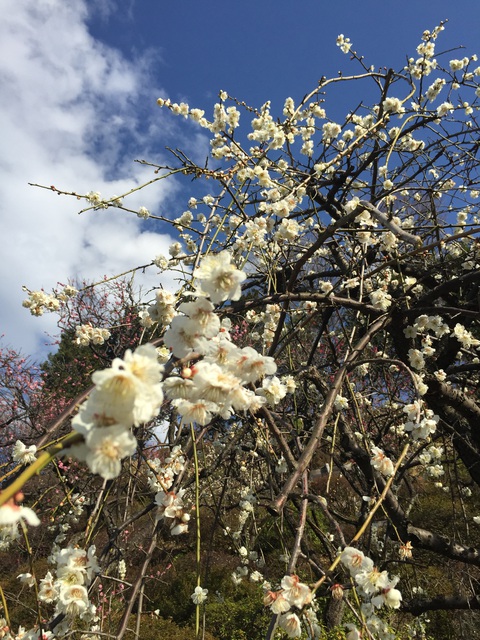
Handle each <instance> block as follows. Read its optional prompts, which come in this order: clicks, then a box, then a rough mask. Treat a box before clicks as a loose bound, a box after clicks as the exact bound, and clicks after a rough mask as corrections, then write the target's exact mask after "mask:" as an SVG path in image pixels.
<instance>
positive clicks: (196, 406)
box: [163, 251, 286, 425]
mask: <svg viewBox="0 0 480 640" xmlns="http://www.w3.org/2000/svg"><path fill="white" fill-rule="evenodd" d="M193 276H194V278H195V279H196V281H197V282H198V283H199V288H198V291H197V297H196V298H195V299H194V300H193V301H192V302H183V303H181V304H180V305H179V307H178V311H179V312H180V314H181V315H180V314H179V315H177V316H175V317H174V318H173V320H172V323H171V326H170V328H169V329H168V330H167V331H166V332H165V335H164V343H165V345H166V346H167V347H169V348H170V349H171V350H172V352H173V355H174V356H175V357H177V358H190V357H192V356H193V355H194V354H196V355H197V357H198V356H202V357H203V358H202V360H200V361H199V362H196V363H195V364H193V365H192V366H189V367H184V368H183V369H182V370H181V372H180V375H173V376H170V377H169V378H168V379H167V380H165V381H164V383H163V387H164V390H165V393H166V395H167V397H168V398H170V399H171V400H172V403H173V405H174V406H175V407H176V409H177V411H178V413H179V415H180V416H181V423H182V424H193V423H196V424H199V425H206V424H208V423H209V422H210V421H211V420H212V418H213V417H214V416H215V415H219V416H221V417H222V418H224V419H228V418H229V417H231V416H232V415H233V414H234V413H235V412H237V411H246V410H250V411H252V412H255V411H257V409H258V408H259V407H261V406H262V405H263V404H265V403H266V402H270V403H275V402H278V401H279V400H280V399H281V398H282V397H284V396H285V394H286V387H285V385H283V383H281V382H280V381H279V380H278V379H276V378H267V379H264V380H263V382H262V387H261V388H260V389H257V391H256V392H255V391H253V390H251V389H248V388H247V387H246V385H250V384H251V383H254V382H256V381H257V380H259V379H261V378H263V377H264V376H268V375H272V374H274V373H275V371H276V368H277V367H276V364H275V362H274V360H273V358H271V357H267V356H262V355H260V354H259V353H258V352H257V351H256V350H255V349H253V348H252V347H244V348H239V347H237V346H235V345H234V344H233V342H232V341H231V337H230V334H229V331H228V323H225V322H224V323H223V324H222V323H221V322H220V318H219V317H218V315H217V314H216V313H215V306H214V304H213V303H216V304H219V303H221V302H224V301H225V300H228V299H230V300H238V298H239V297H240V294H241V289H240V283H241V282H242V281H243V280H244V279H245V277H246V276H245V274H244V273H243V272H242V271H240V270H238V269H237V268H236V267H235V266H234V265H233V264H231V255H230V254H229V253H228V252H226V251H222V252H221V253H219V254H217V255H211V256H207V257H206V258H205V259H204V260H203V261H202V263H201V265H200V266H199V267H198V268H197V269H195V271H194V273H193Z"/></svg>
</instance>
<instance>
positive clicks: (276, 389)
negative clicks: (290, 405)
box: [256, 376, 287, 406]
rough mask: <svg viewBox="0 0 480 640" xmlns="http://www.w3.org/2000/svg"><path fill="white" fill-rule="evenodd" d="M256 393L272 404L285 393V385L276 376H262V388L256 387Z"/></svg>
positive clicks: (278, 400) (276, 402) (277, 401)
mask: <svg viewBox="0 0 480 640" xmlns="http://www.w3.org/2000/svg"><path fill="white" fill-rule="evenodd" d="M256 393H257V395H259V396H262V397H264V398H266V400H267V402H268V403H269V404H270V405H271V406H274V405H276V404H278V403H279V402H280V400H281V399H282V398H284V397H285V396H286V395H287V387H286V386H285V385H284V384H282V382H280V379H279V378H277V376H273V378H264V379H263V380H262V388H261V389H257V390H256Z"/></svg>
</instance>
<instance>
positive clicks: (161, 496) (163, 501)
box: [148, 445, 190, 536]
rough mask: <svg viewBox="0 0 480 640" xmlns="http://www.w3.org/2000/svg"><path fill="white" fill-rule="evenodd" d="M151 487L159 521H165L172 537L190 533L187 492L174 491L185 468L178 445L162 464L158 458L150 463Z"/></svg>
mask: <svg viewBox="0 0 480 640" xmlns="http://www.w3.org/2000/svg"><path fill="white" fill-rule="evenodd" d="M148 466H149V474H148V483H149V486H150V487H151V488H152V489H153V490H154V491H156V495H155V503H156V505H157V507H158V508H157V515H156V518H157V521H158V520H164V521H165V522H166V523H167V524H168V525H169V528H170V534H171V535H172V536H177V535H180V534H181V533H186V532H187V531H188V522H189V520H190V514H189V513H188V512H187V510H186V507H185V505H184V502H183V496H184V495H185V490H184V489H180V490H179V491H173V490H172V486H173V483H174V480H175V476H177V475H179V474H180V473H182V471H183V470H184V468H185V457H184V455H183V452H182V450H181V448H180V447H179V446H178V445H177V446H175V447H173V448H172V450H171V452H170V455H169V456H168V457H167V458H166V459H165V460H164V461H163V462H161V461H160V460H159V459H158V458H155V459H154V460H151V461H149V464H148Z"/></svg>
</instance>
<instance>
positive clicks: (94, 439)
mask: <svg viewBox="0 0 480 640" xmlns="http://www.w3.org/2000/svg"><path fill="white" fill-rule="evenodd" d="M85 443H86V445H87V447H88V452H87V454H86V456H85V461H86V463H87V465H88V468H89V469H90V471H91V472H92V473H98V474H99V475H100V476H101V477H102V478H105V480H112V479H113V478H116V477H118V476H119V475H120V471H121V468H122V464H121V461H122V459H123V458H126V457H128V456H131V455H133V453H134V452H135V449H136V448H137V441H136V439H135V437H134V436H133V435H132V434H131V432H130V430H129V429H128V428H126V427H125V426H124V425H122V424H115V425H113V426H111V427H101V428H94V429H92V430H91V431H90V432H89V433H88V434H87V436H86V437H85Z"/></svg>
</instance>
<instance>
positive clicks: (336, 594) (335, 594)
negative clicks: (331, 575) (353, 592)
mask: <svg viewBox="0 0 480 640" xmlns="http://www.w3.org/2000/svg"><path fill="white" fill-rule="evenodd" d="M330 591H331V592H332V598H334V599H335V600H341V599H342V598H343V587H342V585H341V584H339V583H338V582H336V583H335V584H334V585H332V586H331V587H330Z"/></svg>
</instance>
